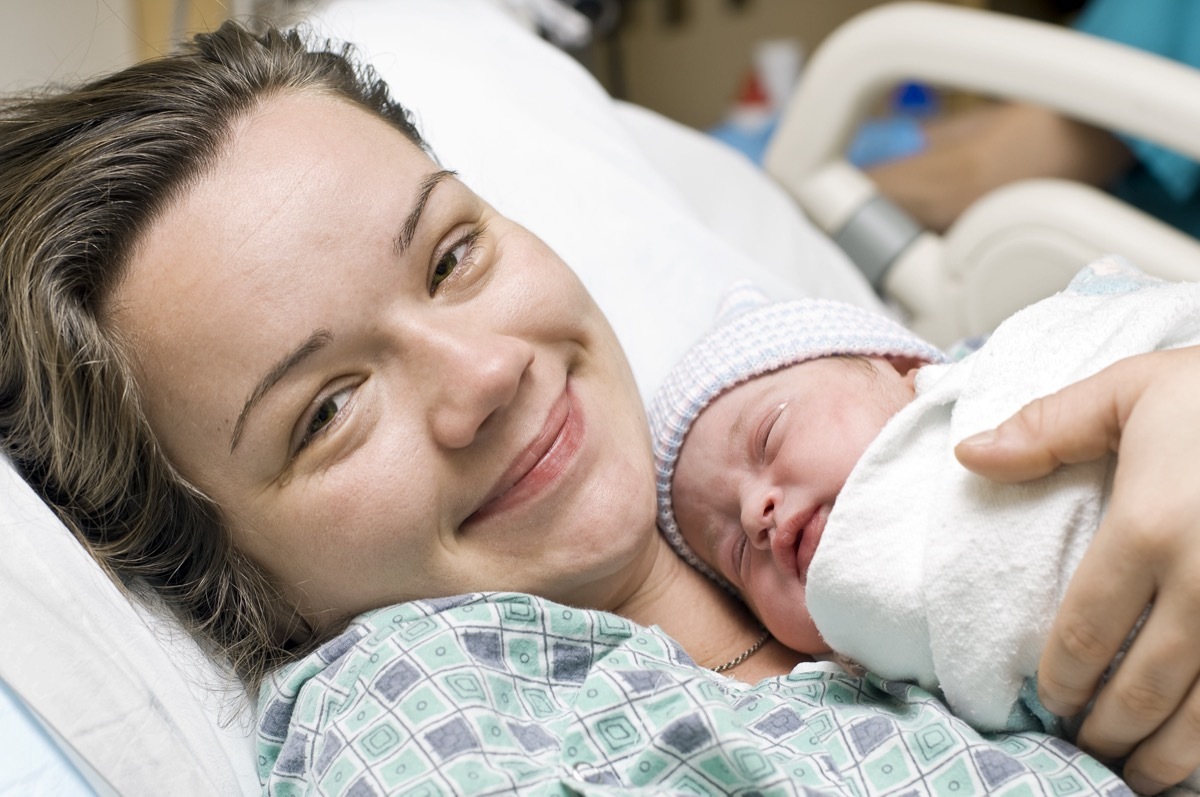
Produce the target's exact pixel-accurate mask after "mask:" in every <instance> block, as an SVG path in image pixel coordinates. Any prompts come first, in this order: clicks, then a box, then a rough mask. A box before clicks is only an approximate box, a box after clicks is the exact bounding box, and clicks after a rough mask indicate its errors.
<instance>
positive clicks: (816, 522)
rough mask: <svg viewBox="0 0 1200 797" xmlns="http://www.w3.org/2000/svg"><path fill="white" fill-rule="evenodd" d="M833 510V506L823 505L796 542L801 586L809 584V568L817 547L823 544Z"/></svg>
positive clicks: (797, 565) (813, 515)
mask: <svg viewBox="0 0 1200 797" xmlns="http://www.w3.org/2000/svg"><path fill="white" fill-rule="evenodd" d="M832 510H833V504H821V506H820V507H818V508H817V511H816V512H814V513H813V514H812V517H811V518H809V521H808V523H806V524H805V526H804V529H803V530H802V532H801V533H800V535H799V537H798V539H797V540H796V575H797V576H798V577H799V578H800V583H801V584H807V583H808V566H809V565H810V564H812V560H813V556H814V555H816V553H817V546H818V545H820V544H821V535H823V534H824V533H825V524H826V522H827V521H828V520H829V513H830V512H831V511H832Z"/></svg>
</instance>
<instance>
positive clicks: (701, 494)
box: [672, 357, 916, 653]
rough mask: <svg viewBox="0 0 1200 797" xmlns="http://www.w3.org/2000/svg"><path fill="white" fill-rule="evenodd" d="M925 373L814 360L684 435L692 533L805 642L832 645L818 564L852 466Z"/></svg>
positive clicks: (744, 389) (782, 629)
mask: <svg viewBox="0 0 1200 797" xmlns="http://www.w3.org/2000/svg"><path fill="white" fill-rule="evenodd" d="M902 371H905V373H902ZM915 374H916V368H914V367H910V366H909V365H908V364H906V365H904V366H896V365H893V364H892V363H891V362H890V361H888V360H885V359H882V358H853V359H852V358H845V357H826V358H823V359H819V360H810V361H808V362H804V363H800V364H798V365H793V366H791V367H789V368H784V369H781V370H779V371H774V372H772V373H769V374H766V375H764V376H761V377H758V378H757V379H752V380H750V381H749V382H744V383H742V384H741V385H738V386H737V387H734V388H733V389H731V390H729V391H727V392H726V393H723V394H722V395H720V396H718V397H717V399H716V400H715V401H713V402H712V403H711V404H710V405H709V406H708V407H707V408H706V409H705V410H704V412H702V413H701V414H700V417H699V418H697V419H696V421H695V422H694V423H693V424H692V428H691V430H690V431H689V432H688V435H687V438H686V439H685V440H684V443H683V447H682V449H681V450H680V453H679V462H678V464H677V465H676V470H675V480H674V483H673V487H672V500H673V504H674V507H675V517H676V520H677V522H678V524H679V529H680V531H681V532H682V534H683V536H684V538H685V539H686V540H687V542H688V544H689V545H691V546H692V548H693V549H694V550H695V551H696V553H697V554H699V556H700V558H702V559H703V560H704V561H705V562H707V563H708V564H709V565H710V566H711V567H712V568H713V569H714V570H716V571H717V572H718V573H720V574H721V575H723V576H724V577H725V578H726V579H728V580H729V582H730V583H731V584H733V585H734V586H735V587H737V589H738V590H740V591H741V593H742V596H743V597H744V598H745V600H746V602H747V603H748V604H749V605H750V608H751V609H753V610H754V612H755V614H757V615H758V617H759V619H761V620H762V621H763V623H764V624H765V625H766V626H767V628H769V629H770V630H771V632H772V633H773V634H774V635H775V636H776V638H777V639H779V640H780V641H781V642H783V643H784V644H786V645H788V646H789V647H791V648H793V649H795V650H799V651H801V652H805V653H821V652H825V651H827V650H828V649H829V648H828V646H827V645H825V643H824V641H823V640H822V639H821V636H820V634H819V633H817V629H816V626H815V625H814V624H813V621H812V618H811V617H810V616H809V614H808V609H807V607H806V603H805V597H804V589H805V583H806V581H807V574H808V565H809V563H810V562H811V561H812V557H813V554H814V553H815V552H816V550H817V545H818V544H819V543H820V541H821V534H822V532H823V531H824V529H825V521H826V520H827V519H828V517H829V511H830V510H831V509H832V508H833V504H834V501H836V500H837V497H838V493H839V492H840V491H841V489H842V485H844V484H845V483H846V478H847V477H848V476H849V475H850V471H851V469H853V468H854V465H855V463H856V462H858V459H859V457H861V456H862V453H863V451H865V450H866V448H867V446H868V445H869V444H870V442H871V441H872V440H873V439H874V438H875V436H876V435H877V434H878V433H879V431H880V430H881V429H882V428H883V426H884V424H885V423H887V421H888V419H890V418H891V417H892V415H894V414H895V413H896V412H897V411H898V410H899V409H900V408H901V407H903V406H904V405H905V404H907V403H909V402H910V401H912V399H913V397H914V395H915V393H914V391H913V379H914V377H915Z"/></svg>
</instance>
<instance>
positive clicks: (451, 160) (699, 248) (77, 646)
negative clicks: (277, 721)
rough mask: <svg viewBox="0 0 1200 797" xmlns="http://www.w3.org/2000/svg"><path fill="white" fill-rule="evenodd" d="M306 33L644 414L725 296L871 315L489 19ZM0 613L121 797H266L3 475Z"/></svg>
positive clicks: (592, 91) (47, 696) (776, 211)
mask: <svg viewBox="0 0 1200 797" xmlns="http://www.w3.org/2000/svg"><path fill="white" fill-rule="evenodd" d="M313 25H314V26H315V27H316V28H317V29H319V30H321V31H324V32H326V34H327V35H331V36H334V37H335V38H337V39H339V40H345V41H353V42H356V43H358V44H359V46H360V50H361V51H362V53H363V54H364V55H366V56H369V57H370V58H371V60H372V61H373V63H375V65H376V67H377V68H378V70H379V72H380V74H381V76H382V77H384V78H385V79H386V80H387V81H388V82H389V83H390V84H391V85H392V88H393V90H394V92H395V96H396V97H398V98H399V99H400V100H401V101H402V102H404V103H405V104H406V105H408V106H409V107H411V108H413V110H414V112H415V114H416V116H417V119H418V121H419V123H420V126H421V129H422V131H423V132H424V133H425V135H426V136H427V137H428V139H429V141H430V143H431V144H432V146H433V147H434V149H435V151H436V152H437V154H438V156H439V157H440V159H441V160H442V161H443V163H444V164H445V165H447V166H448V167H450V168H454V169H457V170H459V171H460V173H461V174H462V176H463V179H464V180H465V181H466V182H467V183H468V184H470V185H472V186H473V187H474V188H475V189H476V190H478V191H479V192H480V193H481V194H482V195H483V196H485V197H486V198H487V199H488V200H489V201H491V202H492V203H493V204H494V205H495V206H496V207H497V208H498V209H500V210H501V211H502V212H504V213H507V214H508V215H510V216H512V217H513V218H515V219H516V220H518V221H520V222H522V223H524V224H525V225H526V226H528V227H529V228H530V229H531V230H533V231H534V232H536V233H537V234H539V235H540V236H542V237H543V238H544V239H545V240H546V241H547V242H548V243H549V244H550V245H551V246H553V247H554V248H555V249H556V250H557V251H558V252H559V253H560V254H561V255H562V256H563V257H564V259H565V260H566V261H567V262H568V263H570V264H571V265H572V266H573V267H574V268H575V269H576V270H577V271H578V273H579V274H580V275H581V277H582V279H583V280H584V282H585V283H586V284H587V286H588V287H589V289H590V290H591V291H592V293H593V295H595V296H596V298H597V300H598V301H599V303H600V305H601V306H602V307H603V308H604V309H605V311H606V312H607V313H608V315H609V317H610V319H611V320H612V322H613V325H614V327H615V328H616V330H617V334H618V336H619V337H620V339H621V341H622V343H623V344H624V346H625V348H626V351H627V352H628V354H629V357H630V360H631V362H632V363H633V367H634V372H635V375H636V376H637V379H638V382H639V385H640V387H641V389H642V392H643V394H644V395H646V396H648V395H649V394H650V393H651V392H652V391H653V390H654V388H655V387H656V386H657V385H658V382H659V381H660V380H661V378H662V377H663V375H664V374H665V372H666V371H667V370H668V369H669V367H670V365H671V364H672V363H673V362H674V360H675V359H676V358H677V357H678V356H679V355H680V354H681V353H682V352H683V350H684V349H685V348H686V347H687V346H688V345H689V344H690V343H691V341H692V340H693V339H695V338H696V337H698V336H699V335H700V334H701V333H702V332H703V331H704V330H705V329H707V328H708V326H709V324H710V322H711V320H712V316H713V314H714V312H715V310H716V307H717V304H718V301H719V299H720V297H721V295H722V294H723V292H724V289H725V287H726V286H727V285H728V284H729V283H731V282H733V281H735V280H739V279H746V278H750V279H755V280H758V281H759V282H760V283H761V284H762V286H763V287H764V289H765V290H766V291H767V292H768V294H769V295H772V296H776V297H780V298H783V297H791V296H797V295H801V294H810V295H820V296H832V297H836V298H842V299H847V300H850V301H856V302H859V303H863V304H872V305H876V306H877V305H878V303H877V302H876V300H875V298H874V296H873V294H871V292H870V290H869V289H868V288H867V286H866V284H865V283H864V282H863V281H862V280H861V278H860V277H859V276H858V273H857V272H856V271H854V270H853V268H852V267H851V266H850V264H849V263H848V262H847V261H846V260H845V258H844V257H842V256H841V255H840V253H838V252H837V251H836V250H835V249H834V248H833V247H832V246H831V245H830V244H829V243H828V242H827V241H826V240H825V239H824V238H822V237H821V236H820V235H819V234H818V233H816V232H815V230H814V229H813V228H812V227H811V226H810V225H809V224H808V223H807V221H806V220H805V219H804V218H803V217H802V216H800V214H799V213H798V212H797V211H796V210H795V209H794V207H793V206H792V204H791V202H790V200H788V199H787V198H786V197H785V196H784V195H783V193H782V192H781V191H779V190H778V189H777V188H775V187H774V186H773V185H772V184H771V183H770V182H769V181H768V180H767V178H765V177H764V176H763V175H762V174H761V173H760V172H759V171H758V170H756V169H755V168H754V167H753V166H751V165H750V164H749V162H748V161H746V160H744V159H743V158H742V157H741V156H740V155H738V154H736V153H734V152H732V151H731V150H727V149H725V148H724V147H723V146H722V145H720V144H717V143H715V142H713V141H711V140H709V139H707V138H706V137H704V136H702V135H700V134H698V133H695V132H694V131H690V130H686V129H684V128H681V127H680V126H678V125H675V124H674V123H670V122H668V121H666V120H665V119H663V118H662V117H659V116H657V115H655V114H651V113H649V112H646V111H643V110H641V109H637V108H633V107H631V106H625V105H621V104H617V103H614V102H613V101H612V100H610V99H609V98H608V97H607V95H605V94H604V92H603V91H602V90H601V88H600V87H599V85H598V84H597V83H596V82H595V81H594V80H593V79H592V78H591V76H590V75H588V74H587V72H586V71H584V70H583V69H582V68H581V67H580V66H579V65H578V64H577V63H576V62H575V61H573V60H572V59H570V58H569V57H567V56H566V55H564V54H563V53H561V52H560V51H558V50H556V49H554V48H553V47H551V46H549V45H547V44H545V43H544V42H542V41H541V40H539V39H538V38H537V37H535V36H533V35H531V34H530V33H529V32H528V31H527V30H525V29H524V28H522V27H521V26H520V25H519V24H517V23H516V22H515V21H514V20H513V19H511V18H509V17H507V16H505V14H504V13H503V12H502V11H501V10H500V9H499V8H498V7H497V6H496V5H494V3H493V2H492V1H491V0H404V1H403V2H402V1H401V0H333V2H329V3H327V4H326V5H325V6H324V7H323V8H321V9H320V10H319V12H318V15H317V17H315V18H314V20H313ZM0 597H2V598H3V603H2V604H0V605H3V607H4V608H5V611H4V613H3V617H4V619H3V623H4V625H3V626H2V629H3V632H4V635H3V639H4V644H3V647H2V648H0V677H3V678H4V679H5V680H6V681H8V683H9V684H10V685H11V686H13V687H14V688H15V689H16V690H17V691H18V693H20V694H21V695H22V696H23V697H24V699H25V700H26V701H28V702H29V703H30V704H31V705H32V706H33V708H34V709H35V710H36V711H38V712H39V713H40V714H41V715H42V716H43V717H45V718H46V719H47V720H49V721H50V723H51V724H52V725H53V726H54V727H55V728H57V729H58V731H59V732H60V733H61V734H62V735H63V736H65V737H66V738H67V740H69V741H70V742H71V743H72V744H73V745H75V746H76V747H77V748H78V749H79V751H80V752H81V753H82V754H83V755H84V757H85V758H87V759H88V760H90V762H91V763H92V764H93V765H94V766H95V767H96V768H97V769H99V771H100V772H101V774H102V775H104V776H105V777H106V778H108V779H109V780H110V781H111V782H112V783H113V785H114V786H116V787H117V788H118V789H119V790H120V791H122V792H125V793H128V794H184V795H187V794H223V795H224V794H239V793H242V794H255V793H257V792H258V783H257V777H256V774H255V759H254V754H253V748H252V744H251V741H250V739H249V737H248V734H247V729H246V728H245V727H244V725H241V724H239V723H238V722H236V721H235V722H234V723H233V724H232V725H227V726H225V727H223V726H222V721H228V720H230V719H231V717H232V718H233V719H234V720H238V719H245V717H246V716H247V715H246V714H245V713H243V714H240V715H239V714H237V706H238V705H240V704H239V703H238V698H239V697H241V698H244V695H242V696H238V695H237V694H236V693H234V694H233V695H232V696H231V693H230V692H229V690H230V689H231V688H232V687H231V685H230V682H229V680H228V679H227V678H226V677H225V676H224V675H223V674H222V673H221V672H220V671H219V670H218V669H217V668H216V667H215V666H213V665H212V664H211V663H210V662H208V661H207V660H205V659H204V658H203V656H202V655H201V654H200V652H199V650H198V648H196V646H195V645H194V643H192V642H191V641H190V640H189V639H187V638H186V637H185V636H183V635H182V634H181V633H180V632H179V631H178V630H176V629H174V628H173V627H172V626H171V625H170V624H164V623H162V622H161V621H158V620H155V619H154V618H152V617H150V615H148V613H147V612H145V611H144V610H135V609H134V608H132V607H131V605H130V604H129V602H128V601H127V600H126V599H125V597H124V596H123V595H122V594H121V593H120V592H119V591H118V590H117V589H116V588H115V587H114V586H113V585H112V584H111V583H110V582H109V581H108V579H107V578H106V577H105V576H104V575H103V574H102V573H101V571H100V570H99V568H98V567H96V565H95V563H94V562H92V561H91V559H89V558H88V557H87V556H86V554H85V553H84V552H83V550H82V549H81V548H80V547H79V546H78V545H77V544H76V543H75V541H74V540H73V539H72V538H71V537H70V535H69V534H68V533H67V532H66V530H65V529H64V528H63V527H62V526H61V524H59V523H58V522H57V520H56V519H55V518H54V517H53V516H52V515H51V513H50V512H49V510H48V509H47V508H46V507H45V506H44V505H42V504H41V503H40V502H38V500H37V499H36V497H35V496H34V495H33V494H32V492H31V491H30V490H29V489H28V487H27V486H26V485H24V483H22V482H21V481H20V480H19V479H18V478H17V477H16V476H15V474H14V473H13V471H12V469H11V468H10V467H9V466H8V464H7V463H6V462H0ZM214 685H215V686H214ZM0 785H3V784H2V782H0Z"/></svg>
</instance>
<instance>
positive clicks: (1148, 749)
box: [1123, 688, 1200, 794]
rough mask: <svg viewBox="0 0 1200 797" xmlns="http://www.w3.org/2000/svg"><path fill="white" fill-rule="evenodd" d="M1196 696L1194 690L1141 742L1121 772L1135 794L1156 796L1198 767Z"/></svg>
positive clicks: (1198, 705)
mask: <svg viewBox="0 0 1200 797" xmlns="http://www.w3.org/2000/svg"><path fill="white" fill-rule="evenodd" d="M1198 751H1200V694H1198V693H1197V690H1196V689H1195V688H1193V689H1192V691H1191V694H1189V695H1188V698H1187V700H1186V702H1184V703H1183V704H1182V705H1181V706H1180V707H1179V709H1178V710H1177V711H1176V712H1175V713H1174V714H1172V715H1171V718H1170V719H1169V720H1167V722H1166V723H1165V724H1164V725H1163V726H1162V727H1161V728H1160V729H1159V730H1158V731H1157V732H1156V733H1155V734H1154V735H1153V736H1151V737H1150V738H1149V739H1146V740H1145V741H1144V742H1142V743H1141V744H1140V745H1139V746H1138V747H1137V749H1136V750H1134V752H1133V755H1131V756H1130V757H1129V760H1128V761H1126V762H1125V771H1124V773H1123V775H1124V777H1125V780H1126V781H1127V782H1128V783H1129V785H1130V787H1131V788H1132V789H1134V791H1137V792H1138V793H1139V794H1158V793H1159V792H1161V791H1164V790H1165V789H1166V788H1167V787H1168V786H1173V785H1175V784H1176V783H1179V782H1180V781H1181V780H1183V779H1184V778H1186V777H1188V776H1189V775H1191V774H1192V772H1193V771H1194V770H1195V769H1196V768H1197V765H1198V764H1200V755H1198Z"/></svg>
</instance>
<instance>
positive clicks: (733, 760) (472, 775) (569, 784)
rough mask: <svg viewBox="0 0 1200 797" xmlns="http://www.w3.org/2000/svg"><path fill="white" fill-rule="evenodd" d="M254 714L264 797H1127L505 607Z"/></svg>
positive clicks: (446, 617)
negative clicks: (477, 796)
mask: <svg viewBox="0 0 1200 797" xmlns="http://www.w3.org/2000/svg"><path fill="white" fill-rule="evenodd" d="M259 705H260V710H261V714H260V720H259V732H258V752H259V761H258V763H259V771H260V774H261V776H262V778H263V781H264V784H265V793H266V794H269V795H281V796H282V795H299V794H322V795H354V796H355V797H365V796H366V795H379V794H413V795H458V794H466V795H475V794H512V793H519V794H536V795H568V794H570V795H628V794H635V795H636V794H643V795H730V794H744V795H750V794H760V795H792V794H802V793H810V794H835V795H846V796H847V797H851V796H853V797H864V796H865V795H873V794H897V795H899V794H939V795H960V796H961V795H970V794H984V793H988V794H1009V795H1046V796H1047V797H1049V795H1058V796H1059V797H1062V796H1064V795H1076V794H1104V795H1114V797H1116V796H1117V795H1132V792H1130V791H1129V789H1127V788H1126V787H1125V786H1124V785H1123V784H1122V782H1121V781H1120V780H1119V779H1118V778H1117V777H1116V776H1115V775H1114V774H1113V773H1111V772H1110V771H1109V770H1107V769H1105V768H1104V767H1103V766H1101V765H1100V764H1099V763H1097V762H1096V761H1095V760H1094V759H1092V758H1090V757H1088V756H1086V755H1084V754H1083V753H1081V752H1079V751H1078V750H1076V749H1075V748H1074V747H1072V746H1071V745H1069V744H1067V743H1066V742H1063V741H1061V740H1058V739H1055V738H1053V737H1049V736H1045V735H1042V734H1036V733H1026V734H1007V735H1004V734H1000V735H994V736H987V735H981V734H979V733H977V732H976V731H973V730H972V729H971V728H970V727H968V726H967V725H966V724H965V723H963V722H961V721H960V720H957V719H955V718H954V717H952V716H951V715H950V714H949V712H948V711H947V710H946V708H945V706H944V705H942V704H941V703H939V702H938V701H937V700H936V699H934V698H933V697H931V696H930V695H929V694H927V693H925V692H923V691H922V690H920V689H919V688H917V687H914V686H910V685H906V684H901V683H895V682H892V683H888V682H883V681H879V680H877V679H874V678H871V679H862V678H853V677H850V676H848V675H846V674H845V673H843V672H840V671H838V670H837V668H834V667H832V666H831V665H801V666H800V667H798V668H797V669H796V670H795V671H794V672H793V673H792V674H791V675H790V676H787V677H779V678H771V679H767V680H764V681H763V682H761V683H760V684H758V685H757V686H755V687H750V686H746V685H743V684H741V683H738V682H736V681H733V680H731V679H728V678H725V677H724V676H720V675H716V674H715V673H712V672H709V671H707V670H704V669H701V668H698V667H696V666H695V665H694V664H693V663H692V662H691V660H690V659H688V657H687V655H686V654H685V653H684V652H683V651H682V650H681V649H680V648H679V646H678V645H677V644H676V643H675V642H674V641H672V640H671V639H670V638H669V637H667V636H666V635H664V634H663V633H661V632H660V631H658V630H656V629H653V628H643V627H641V626H638V625H636V624H634V623H631V622H629V621H628V620H625V619H623V618H621V617H617V616H615V615H612V614H608V613H605V612H599V611H585V610H580V609H577V608H571V607H567V606H562V605H559V604H555V603H553V602H550V601H547V600H543V599H540V598H535V597H531V596H528V595H521V594H512V593H494V594H476V595H467V596H459V597H456V598H449V599H445V600H435V601H417V602H412V603H406V604H402V605H399V606H392V607H388V608H383V609H378V610H375V611H372V612H368V613H367V614H364V615H362V616H361V617H359V618H358V619H357V620H356V621H355V622H354V623H353V624H352V625H351V626H350V627H349V628H348V629H347V630H346V631H345V632H344V633H342V634H341V635H340V636H338V637H337V638H335V639H333V640H332V641H330V642H329V643H327V644H326V645H325V646H324V647H323V648H321V649H320V650H318V651H317V652H315V653H313V654H311V655H309V656H308V657H307V658H305V659H304V660H302V661H300V662H297V663H295V664H293V665H291V666H289V667H287V668H285V669H284V670H282V671H281V672H279V673H278V674H276V675H275V676H274V677H273V678H271V679H270V681H269V682H268V683H267V684H266V686H265V687H264V690H263V693H262V696H261V700H260V704H259Z"/></svg>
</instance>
